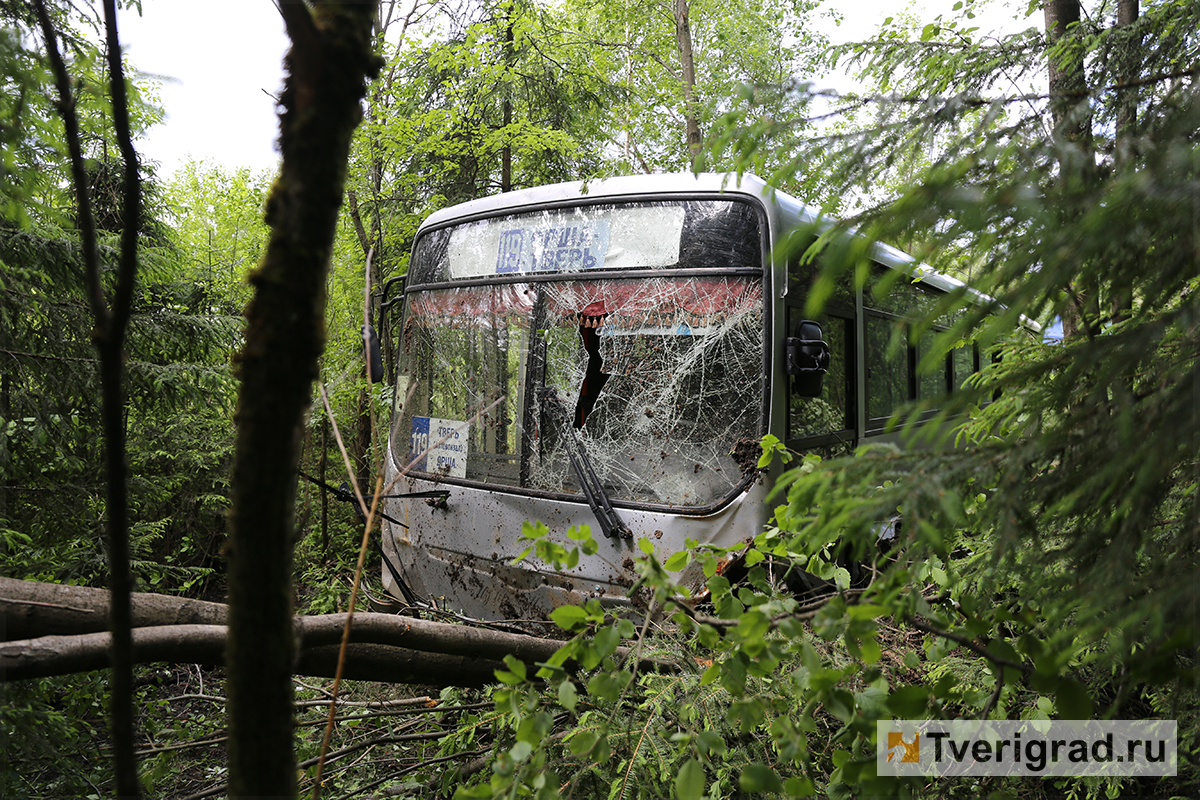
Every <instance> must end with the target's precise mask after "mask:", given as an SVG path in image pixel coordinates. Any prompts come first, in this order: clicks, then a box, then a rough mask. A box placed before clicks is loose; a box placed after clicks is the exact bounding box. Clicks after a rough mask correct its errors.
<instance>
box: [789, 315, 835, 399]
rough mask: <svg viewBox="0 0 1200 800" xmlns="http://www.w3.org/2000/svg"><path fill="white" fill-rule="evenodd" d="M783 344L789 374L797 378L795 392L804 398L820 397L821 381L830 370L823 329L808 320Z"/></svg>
mask: <svg viewBox="0 0 1200 800" xmlns="http://www.w3.org/2000/svg"><path fill="white" fill-rule="evenodd" d="M784 343H785V345H786V346H787V374H788V375H792V376H794V378H795V380H794V382H793V386H792V391H793V392H794V393H795V394H797V395H799V396H801V397H820V395H821V388H822V387H821V384H822V378H823V377H824V376H825V373H826V372H828V371H829V345H828V344H826V343H825V340H824V339H822V338H821V326H820V325H818V324H817V323H815V322H813V321H812V320H809V319H806V320H804V321H803V322H801V323H800V324H799V325H798V326H796V335H795V336H789V337H788V338H787V339H786V340H785V341H784Z"/></svg>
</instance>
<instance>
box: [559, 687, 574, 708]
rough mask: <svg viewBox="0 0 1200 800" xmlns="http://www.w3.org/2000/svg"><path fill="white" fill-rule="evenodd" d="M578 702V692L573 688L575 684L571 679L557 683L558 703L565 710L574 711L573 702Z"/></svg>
mask: <svg viewBox="0 0 1200 800" xmlns="http://www.w3.org/2000/svg"><path fill="white" fill-rule="evenodd" d="M578 702H579V693H578V692H577V691H576V690H575V684H573V683H571V681H563V682H562V683H560V684H559V685H558V704H559V705H560V706H562V707H563V708H565V709H566V710H567V711H574V710H575V704H576V703H578Z"/></svg>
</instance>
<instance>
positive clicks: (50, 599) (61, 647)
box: [0, 578, 672, 686]
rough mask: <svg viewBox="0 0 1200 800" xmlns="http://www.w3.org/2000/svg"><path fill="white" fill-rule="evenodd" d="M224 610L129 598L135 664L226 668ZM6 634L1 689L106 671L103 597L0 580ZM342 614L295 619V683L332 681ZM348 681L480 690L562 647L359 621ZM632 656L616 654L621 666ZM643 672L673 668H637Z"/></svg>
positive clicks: (387, 618)
mask: <svg viewBox="0 0 1200 800" xmlns="http://www.w3.org/2000/svg"><path fill="white" fill-rule="evenodd" d="M227 610H228V607H227V606H225V605H224V604H221V603H208V602H203V601H200V600H189V599H187V598H179V597H171V596H169V595H158V594H145V593H135V594H134V595H133V619H134V623H133V624H134V658H135V660H136V661H137V662H138V663H147V662H155V661H165V662H171V663H184V664H206V665H212V666H219V665H223V664H224V658H225V653H224V648H225V642H226V634H227V629H226V626H225V621H226V619H227ZM0 611H2V612H3V615H4V620H5V623H6V624H5V625H4V630H3V631H2V633H3V638H4V641H5V643H4V644H3V645H0V676H2V677H0V680H20V679H23V678H34V677H47V676H50V675H65V674H68V673H72V672H83V671H87V670H93V669H104V668H106V667H107V666H108V651H107V648H108V645H109V644H110V642H111V639H110V637H109V635H108V633H107V628H108V591H107V590H105V589H91V588H87V587H82V586H65V585H60V584H46V583H35V582H33V581H20V580H14V579H12V578H0ZM346 617H347V615H346V614H324V615H320V616H301V617H296V618H295V635H296V642H297V646H298V657H297V661H296V665H295V670H296V674H298V675H312V676H318V677H332V676H333V674H334V669H335V667H336V663H337V651H338V646H339V644H340V642H341V638H342V634H343V631H344V630H345V626H346ZM349 641H350V645H349V649H348V651H347V668H346V672H345V675H344V677H347V678H350V679H355V680H377V681H390V682H398V683H424V684H432V685H439V686H450V685H454V686H479V685H483V684H486V683H490V682H492V681H493V680H494V670H496V669H497V668H501V667H502V666H503V664H502V662H503V659H504V657H505V656H507V655H511V656H513V657H515V658H517V659H520V660H521V661H523V662H525V663H526V664H528V665H530V666H532V665H535V664H537V663H539V662H544V661H546V660H547V659H549V658H550V657H551V656H552V655H553V654H554V653H555V652H556V651H557V650H558V648H559V647H561V646H562V644H563V643H562V642H561V641H558V640H555V639H544V638H540V637H537V636H527V635H524V634H519V633H508V632H505V631H497V630H493V629H489V628H475V627H470V626H468V625H454V624H450V623H445V622H434V621H431V620H424V619H417V618H414V617H402V616H396V615H392V614H375V613H361V614H355V615H354V619H353V622H352V623H351V627H350V639H349ZM627 654H628V651H627V650H626V648H620V649H618V651H617V657H618V658H624V657H625V656H626V655H627ZM638 668H639V670H662V669H664V668H666V669H670V668H672V665H669V664H664V663H660V662H658V661H654V660H649V659H643V660H642V661H641V662H640V663H639V665H638Z"/></svg>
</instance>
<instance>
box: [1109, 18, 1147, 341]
mask: <svg viewBox="0 0 1200 800" xmlns="http://www.w3.org/2000/svg"><path fill="white" fill-rule="evenodd" d="M1140 13H1141V8H1140V5H1139V2H1138V0H1117V27H1118V28H1127V27H1129V26H1131V25H1133V24H1134V23H1135V22H1137V19H1138V16H1139V15H1140ZM1141 47H1142V42H1141V37H1140V36H1131V37H1129V40H1128V41H1127V42H1125V43H1124V44H1123V46H1122V50H1121V51H1120V53H1119V54H1118V65H1119V66H1118V70H1117V72H1118V80H1119V82H1120V83H1125V84H1130V83H1133V82H1134V80H1135V79H1136V78H1137V75H1138V72H1139V70H1140V59H1139V57H1138V56H1139V51H1140V50H1141ZM1116 102H1117V137H1116V155H1115V158H1116V163H1117V168H1118V169H1123V168H1126V167H1128V166H1129V165H1130V164H1132V163H1134V160H1135V158H1134V157H1135V153H1134V150H1135V147H1136V145H1135V141H1136V138H1137V103H1138V90H1137V89H1136V88H1134V87H1132V86H1127V87H1125V88H1121V89H1118V90H1117V97H1116ZM1128 258H1129V262H1128V263H1127V264H1126V266H1127V267H1132V266H1134V262H1133V259H1134V258H1136V256H1135V255H1134V254H1132V253H1130V254H1129V256H1128ZM1122 283H1123V284H1124V282H1122ZM1114 289H1115V290H1114V292H1113V297H1112V321H1113V324H1116V323H1118V322H1121V321H1122V320H1124V319H1125V318H1126V317H1127V316H1128V315H1129V310H1130V309H1131V308H1132V307H1133V288H1132V285H1131V284H1126V285H1119V286H1117V287H1114Z"/></svg>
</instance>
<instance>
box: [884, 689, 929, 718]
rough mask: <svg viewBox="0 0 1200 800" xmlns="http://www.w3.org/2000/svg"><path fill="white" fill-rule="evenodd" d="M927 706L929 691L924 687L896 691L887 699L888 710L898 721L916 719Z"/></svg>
mask: <svg viewBox="0 0 1200 800" xmlns="http://www.w3.org/2000/svg"><path fill="white" fill-rule="evenodd" d="M928 706H929V689H927V688H926V687H924V686H905V687H903V688H900V689H896V690H895V691H893V692H892V693H891V694H890V695H888V699H887V707H888V709H889V710H890V711H891V712H892V713H893V714H895V715H896V717H897V718H899V719H917V718H919V717H920V715H921V714H924V713H925V709H926V708H927V707H928Z"/></svg>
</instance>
